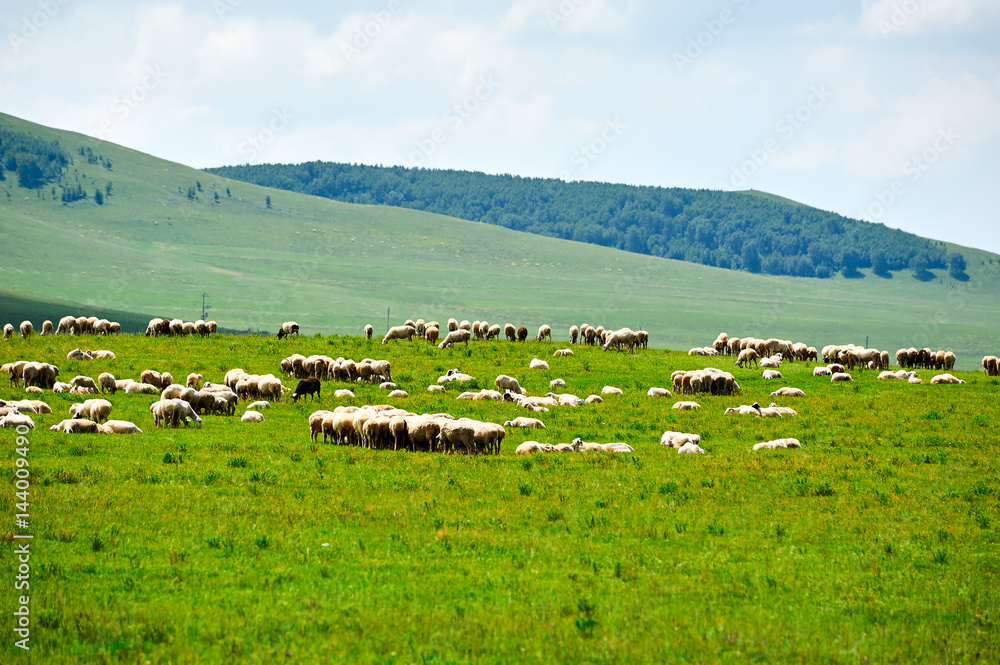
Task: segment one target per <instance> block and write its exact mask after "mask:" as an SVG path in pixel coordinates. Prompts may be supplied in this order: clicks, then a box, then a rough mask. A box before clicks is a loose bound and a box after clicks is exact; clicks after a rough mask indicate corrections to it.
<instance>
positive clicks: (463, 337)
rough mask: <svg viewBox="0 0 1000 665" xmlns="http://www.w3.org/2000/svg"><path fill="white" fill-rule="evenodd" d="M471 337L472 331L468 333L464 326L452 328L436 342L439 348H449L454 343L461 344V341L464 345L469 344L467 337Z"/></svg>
mask: <svg viewBox="0 0 1000 665" xmlns="http://www.w3.org/2000/svg"><path fill="white" fill-rule="evenodd" d="M471 337H472V333H470V332H469V331H468V330H466V329H464V328H459V329H457V330H452V331H451V332H449V333H448V334H447V335H445V337H444V339H443V340H441V343H440V344H438V348H439V349H449V348H452V347H454V346H455V345H456V344H461V343H462V342H465V345H466V346H468V345H469V339H470V338H471Z"/></svg>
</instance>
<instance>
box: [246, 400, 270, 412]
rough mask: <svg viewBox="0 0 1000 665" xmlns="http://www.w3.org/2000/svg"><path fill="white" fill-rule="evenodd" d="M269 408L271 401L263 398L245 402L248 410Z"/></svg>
mask: <svg viewBox="0 0 1000 665" xmlns="http://www.w3.org/2000/svg"><path fill="white" fill-rule="evenodd" d="M270 408H271V403H270V402H267V401H264V400H261V401H259V402H252V403H250V404H247V410H248V411H253V410H254V409H270Z"/></svg>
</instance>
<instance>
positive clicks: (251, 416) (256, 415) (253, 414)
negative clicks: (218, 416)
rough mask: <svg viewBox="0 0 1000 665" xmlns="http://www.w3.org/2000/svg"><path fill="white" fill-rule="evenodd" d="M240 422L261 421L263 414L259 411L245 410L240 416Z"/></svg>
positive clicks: (262, 420)
mask: <svg viewBox="0 0 1000 665" xmlns="http://www.w3.org/2000/svg"><path fill="white" fill-rule="evenodd" d="M240 422H241V423H262V422H264V414H262V413H260V412H259V411H247V412H246V413H244V414H243V415H242V416H240Z"/></svg>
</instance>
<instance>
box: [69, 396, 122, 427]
mask: <svg viewBox="0 0 1000 665" xmlns="http://www.w3.org/2000/svg"><path fill="white" fill-rule="evenodd" d="M111 409H112V405H111V402H109V401H108V400H106V399H88V400H86V401H85V402H83V403H82V404H70V405H69V413H70V415H71V416H73V417H74V418H86V419H89V420H93V421H95V422H98V423H100V422H103V421H105V420H107V419H108V416H110V415H111Z"/></svg>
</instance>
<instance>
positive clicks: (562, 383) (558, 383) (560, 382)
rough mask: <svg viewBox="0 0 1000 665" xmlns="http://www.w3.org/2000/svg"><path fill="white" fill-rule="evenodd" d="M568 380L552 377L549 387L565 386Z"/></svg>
mask: <svg viewBox="0 0 1000 665" xmlns="http://www.w3.org/2000/svg"><path fill="white" fill-rule="evenodd" d="M565 387H566V382H565V381H564V380H563V379H552V380H551V381H549V388H565Z"/></svg>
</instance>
